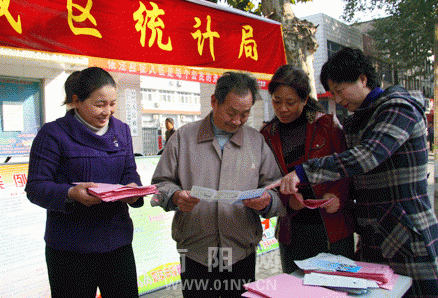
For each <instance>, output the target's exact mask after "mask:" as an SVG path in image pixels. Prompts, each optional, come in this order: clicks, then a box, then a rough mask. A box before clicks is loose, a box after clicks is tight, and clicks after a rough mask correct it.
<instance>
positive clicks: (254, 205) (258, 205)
mask: <svg viewBox="0 0 438 298" xmlns="http://www.w3.org/2000/svg"><path fill="white" fill-rule="evenodd" d="M270 202H271V195H270V194H269V193H268V192H267V191H265V192H263V194H262V195H261V196H260V197H258V198H254V199H248V200H243V204H244V205H245V206H246V207H248V208H251V209H255V210H258V211H260V210H263V209H265V208H266V207H267V206H268V205H269V203H270Z"/></svg>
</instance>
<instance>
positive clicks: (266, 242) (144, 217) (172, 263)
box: [0, 156, 278, 298]
mask: <svg viewBox="0 0 438 298" xmlns="http://www.w3.org/2000/svg"><path fill="white" fill-rule="evenodd" d="M158 160H159V156H151V157H137V158H136V163H137V167H138V172H139V174H140V176H141V180H142V183H143V184H144V185H149V184H150V182H151V178H152V174H153V172H154V170H155V167H156V165H157V163H158ZM27 172H28V164H10V165H9V164H3V165H0V202H1V204H0V237H1V239H2V241H1V242H0V297H8V298H25V297H32V298H49V297H50V288H49V282H48V279H47V268H46V263H45V256H44V254H45V252H44V249H45V243H44V240H43V237H44V230H45V221H46V210H45V209H43V208H41V207H39V206H37V205H34V204H32V203H30V201H29V200H28V199H27V197H26V194H25V192H24V187H25V185H26V182H27ZM149 199H150V198H149V197H145V205H144V206H143V207H141V208H130V214H131V217H132V220H133V222H134V240H133V249H134V254H135V259H136V265H137V275H138V287H139V294H140V295H141V294H145V293H148V292H152V291H156V290H158V289H160V288H163V287H167V286H170V285H171V284H174V283H176V282H179V281H180V275H179V274H180V264H179V255H178V252H177V250H176V243H175V242H174V241H173V240H172V237H171V223H172V218H173V214H174V212H165V211H164V210H163V209H162V208H159V207H151V206H150V203H149ZM275 223H276V219H275V218H273V219H267V220H264V221H263V227H264V232H263V239H262V241H261V242H260V244H259V247H258V250H257V252H258V253H265V252H268V251H270V250H272V249H275V248H277V247H278V242H277V240H276V239H275V238H274V229H275Z"/></svg>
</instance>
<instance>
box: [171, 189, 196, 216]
mask: <svg viewBox="0 0 438 298" xmlns="http://www.w3.org/2000/svg"><path fill="white" fill-rule="evenodd" d="M199 201H200V200H199V199H196V198H194V197H191V196H190V191H188V190H182V191H176V192H175V193H174V194H173V196H172V202H173V204H174V205H175V206H178V207H179V210H180V211H182V212H190V211H192V210H193V208H194V207H195V206H196V204H198V203H199Z"/></svg>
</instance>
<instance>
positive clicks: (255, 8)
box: [207, 0, 313, 16]
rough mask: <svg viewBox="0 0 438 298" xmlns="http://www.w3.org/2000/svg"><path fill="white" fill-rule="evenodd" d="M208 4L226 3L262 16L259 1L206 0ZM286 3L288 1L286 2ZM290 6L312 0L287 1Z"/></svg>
mask: <svg viewBox="0 0 438 298" xmlns="http://www.w3.org/2000/svg"><path fill="white" fill-rule="evenodd" d="M207 1H209V2H213V3H218V2H222V3H227V4H228V5H229V6H231V7H233V8H237V9H240V10H243V11H246V12H250V13H253V14H256V15H259V16H261V15H262V4H261V0H259V1H257V0H207ZM272 1H278V0H272ZM286 1H288V0H286ZM289 1H290V2H291V3H292V4H297V3H299V2H302V3H304V2H311V1H313V0H289Z"/></svg>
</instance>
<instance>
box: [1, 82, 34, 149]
mask: <svg viewBox="0 0 438 298" xmlns="http://www.w3.org/2000/svg"><path fill="white" fill-rule="evenodd" d="M40 104H41V103H40V83H39V82H35V81H27V80H21V79H12V78H1V77H0V120H1V121H0V123H1V127H0V156H23V155H28V154H29V153H30V147H31V145H32V141H33V139H34V138H35V136H36V133H37V131H38V129H39V128H40V127H41V115H40Z"/></svg>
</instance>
